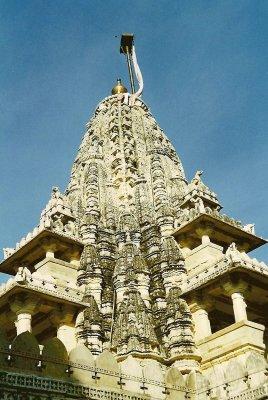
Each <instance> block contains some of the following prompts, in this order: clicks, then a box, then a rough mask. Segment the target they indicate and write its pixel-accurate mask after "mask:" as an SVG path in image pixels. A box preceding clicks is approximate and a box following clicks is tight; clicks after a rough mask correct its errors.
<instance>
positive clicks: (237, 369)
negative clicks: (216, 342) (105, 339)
mask: <svg viewBox="0 0 268 400" xmlns="http://www.w3.org/2000/svg"><path fill="white" fill-rule="evenodd" d="M0 339H1V340H0V344H1V349H0V399H5V400H15V399H16V400H38V399H39V400H43V399H50V400H58V399H63V398H64V399H80V400H82V399H107V400H125V399H126V400H139V399H152V400H161V399H166V400H209V399H211V400H220V399H237V400H239V399H241V400H242V399H248V400H250V399H261V398H265V397H262V396H265V395H266V396H268V388H267V383H266V381H267V378H266V364H265V361H264V358H263V356H262V355H261V354H260V353H257V352H254V351H251V350H250V349H248V354H240V355H239V356H238V357H236V358H233V359H231V360H226V361H225V362H222V363H220V364H217V363H214V364H213V365H212V364H211V365H210V366H209V365H207V368H206V370H205V371H203V372H202V368H201V370H200V371H192V372H190V373H188V374H184V375H182V374H181V372H180V371H179V370H178V369H177V368H174V367H172V366H167V365H163V364H161V363H160V362H158V361H156V360H152V359H139V358H134V357H132V356H128V357H127V358H126V359H124V360H123V361H121V362H117V360H116V358H115V357H114V356H113V355H112V353H111V352H109V351H108V350H105V351H104V352H103V353H101V354H100V355H99V356H98V357H96V358H94V357H93V356H92V354H91V352H90V351H89V349H88V348H87V347H86V346H84V345H78V346H77V347H76V348H75V349H73V350H72V351H71V352H70V353H69V354H68V352H67V351H66V349H65V347H64V345H63V344H62V342H61V341H60V340H59V339H57V338H53V339H50V340H49V341H47V342H46V343H44V344H43V345H42V346H39V345H38V342H37V341H36V338H35V337H34V336H33V335H32V334H31V333H29V332H25V333H22V334H21V335H19V336H17V337H16V338H15V340H14V341H13V342H12V343H11V344H9V342H8V341H6V340H4V338H3V336H2V338H0ZM239 360H241V362H239ZM267 398H268V397H267Z"/></svg>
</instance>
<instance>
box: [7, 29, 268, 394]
mask: <svg viewBox="0 0 268 400" xmlns="http://www.w3.org/2000/svg"><path fill="white" fill-rule="evenodd" d="M124 40H125V42H124ZM124 40H123V41H122V42H121V49H122V52H123V53H125V54H126V55H127V60H128V62H129V67H130V72H131V73H132V64H131V63H132V62H133V67H134V71H135V74H136V77H137V81H138V83H139V89H138V91H137V92H134V93H132V94H129V93H128V92H127V90H126V88H125V87H124V86H123V85H122V83H121V82H120V81H119V82H118V84H117V85H116V86H115V88H114V89H113V91H112V95H111V96H109V97H107V98H105V99H104V100H103V101H102V102H101V103H100V104H99V105H98V107H97V109H96V111H95V113H94V115H93V117H92V118H91V120H90V121H89V122H88V124H87V126H86V133H85V135H84V138H83V140H82V143H81V146H80V148H79V151H78V154H77V157H76V159H75V161H74V164H73V168H72V172H71V178H70V182H69V184H68V187H67V189H66V191H65V193H64V194H62V193H60V191H59V189H58V188H53V190H52V195H51V199H50V200H49V202H48V204H47V206H46V207H45V209H44V210H43V211H42V213H41V218H40V223H39V225H38V226H37V227H36V228H35V229H34V230H33V232H31V233H29V234H28V235H27V236H26V237H25V238H23V239H22V240H21V242H20V243H18V244H17V245H16V247H15V248H8V249H4V251H5V260H4V261H3V262H2V263H1V265H0V269H1V271H2V272H6V273H9V274H10V275H15V277H13V278H11V279H10V280H9V281H8V282H7V283H5V284H3V286H2V288H1V292H0V302H1V322H2V324H1V326H2V331H1V332H0V341H1V348H2V353H0V368H1V370H2V371H4V372H5V374H6V375H1V376H0V383H1V387H3V393H4V394H3V396H5V397H3V398H5V399H7V398H11V397H8V396H12V395H13V392H14V390H16V391H18V393H23V390H24V391H25V393H27V394H26V396H28V398H29V399H31V398H32V397H29V396H34V395H36V393H38V395H39V397H40V396H41V397H40V398H42V399H43V398H44V399H47V398H48V397H47V396H48V395H51V394H53V396H54V397H53V399H54V398H55V399H60V398H62V397H61V396H62V394H63V393H64V394H65V397H67V398H71V399H75V398H81V396H82V398H90V399H95V398H102V397H103V396H106V397H105V398H109V399H115V398H118V399H119V398H120V399H134V398H135V399H142V398H152V399H186V398H188V399H204V400H205V399H229V398H230V399H231V398H232V399H235V398H237V399H241V398H245V399H246V398H247V399H248V398H252V399H255V398H256V399H257V398H261V396H263V395H265V394H266V395H267V383H266V361H265V357H264V353H265V345H264V342H263V341H264V335H263V333H264V324H265V323H266V318H267V314H266V313H265V306H267V297H265V292H264V289H265V284H266V283H267V276H268V269H267V266H266V265H265V264H264V263H262V262H258V261H257V260H255V259H251V258H250V257H249V256H248V255H247V254H246V253H247V252H248V251H250V250H252V249H254V248H256V247H258V246H260V245H262V244H264V243H265V242H266V241H265V240H264V239H262V238H260V237H258V236H256V235H255V232H254V226H253V225H252V224H248V225H244V226H243V225H242V224H241V223H240V222H238V221H236V220H234V219H232V218H229V217H227V216H226V215H224V214H222V213H221V212H220V210H221V206H220V204H219V202H218V199H217V196H216V194H215V193H214V192H212V191H211V190H210V189H209V188H208V187H207V186H206V185H205V184H204V183H203V181H202V179H201V175H202V172H201V171H197V173H196V175H195V177H194V178H193V179H192V181H191V182H189V183H188V182H187V180H186V178H185V175H184V170H183V167H182V164H181V161H180V159H179V157H178V155H177V153H176V151H175V149H174V148H173V146H172V145H171V143H170V141H169V140H168V138H167V137H166V135H165V134H164V132H163V131H162V129H161V128H160V127H159V125H158V124H157V122H156V121H155V119H154V117H153V116H152V114H151V113H150V111H149V109H148V107H147V106H146V104H145V103H144V102H143V100H142V99H141V98H140V95H141V92H142V89H143V81H142V76H141V73H140V70H139V67H138V64H137V59H136V54H135V48H134V46H133V38H132V39H131V35H125V38H124ZM129 40H130V42H128V41H129ZM131 78H132V81H133V76H132V75H131ZM132 81H131V82H132ZM132 83H133V82H132ZM25 359H26V360H25ZM29 360H30V361H29ZM29 376H31V378H29ZM27 377H28V378H27ZM10 382H13V387H10V384H9V383H10ZM29 382H30V383H29ZM37 382H39V383H37ZM40 382H41V383H40ZM42 382H43V383H42ZM38 385H39V386H38ZM40 387H42V388H45V389H42V390H41V389H39V388H40ZM14 388H15V389H14ZM14 393H15V392H14ZM16 393H17V392H16ZM25 393H24V394H25ZM42 396H43V397H42ZM107 396H108V397H107ZM236 396H237V397H236ZM241 396H242V397H241ZM243 396H244V397H243ZM1 398H2V397H1ZM12 398H13V397H12ZM21 398H22V397H21ZM103 398H104V397H103Z"/></svg>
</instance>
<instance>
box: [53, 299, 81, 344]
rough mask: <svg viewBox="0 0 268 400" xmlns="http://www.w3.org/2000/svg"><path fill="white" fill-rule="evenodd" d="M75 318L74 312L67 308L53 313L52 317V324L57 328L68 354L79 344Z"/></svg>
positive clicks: (58, 335)
mask: <svg viewBox="0 0 268 400" xmlns="http://www.w3.org/2000/svg"><path fill="white" fill-rule="evenodd" d="M73 316H74V310H73V309H72V308H70V307H67V306H65V307H63V308H62V309H59V310H55V311H53V313H52V314H51V315H50V320H51V322H52V323H53V324H54V325H55V326H56V327H57V338H58V339H59V340H61V341H62V343H63V344H64V346H65V347H66V349H67V351H68V352H70V351H71V350H72V349H73V348H74V347H75V346H76V344H77V341H76V337H75V327H74V324H73Z"/></svg>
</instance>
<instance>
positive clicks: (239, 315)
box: [223, 280, 248, 322]
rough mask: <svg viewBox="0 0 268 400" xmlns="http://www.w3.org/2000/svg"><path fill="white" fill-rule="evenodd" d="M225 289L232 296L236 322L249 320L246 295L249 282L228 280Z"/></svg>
mask: <svg viewBox="0 0 268 400" xmlns="http://www.w3.org/2000/svg"><path fill="white" fill-rule="evenodd" d="M223 289H224V291H225V293H226V294H228V295H229V296H231V298H232V302H233V310H234V318H235V322H239V321H243V320H247V319H248V318H247V310H246V308H247V304H246V302H245V297H244V296H245V293H246V291H247V289H248V284H247V283H246V282H244V281H241V280H240V281H238V282H232V281H231V280H228V281H227V282H225V283H224V284H223Z"/></svg>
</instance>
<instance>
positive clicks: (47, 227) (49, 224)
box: [3, 220, 80, 260]
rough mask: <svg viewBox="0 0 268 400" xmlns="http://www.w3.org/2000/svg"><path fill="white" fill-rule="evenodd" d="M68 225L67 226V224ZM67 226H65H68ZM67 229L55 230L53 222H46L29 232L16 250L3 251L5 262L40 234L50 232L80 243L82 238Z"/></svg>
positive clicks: (10, 248)
mask: <svg viewBox="0 0 268 400" xmlns="http://www.w3.org/2000/svg"><path fill="white" fill-rule="evenodd" d="M66 225H67V224H66ZM66 225H65V226H66ZM64 229H65V227H63V230H61V229H59V228H54V227H53V226H52V221H51V220H46V221H45V222H44V223H43V224H40V225H38V226H37V227H35V228H34V230H33V231H31V232H29V233H28V234H27V235H26V236H25V237H23V238H22V239H21V240H20V241H19V242H18V243H17V244H16V246H15V247H14V248H12V247H5V248H4V249H3V253H4V260H6V259H7V258H8V257H10V256H12V254H14V253H15V252H16V251H17V250H19V249H20V248H21V247H23V246H24V245H25V244H27V243H29V242H30V241H31V240H32V239H33V238H34V237H36V236H37V235H38V234H39V233H40V232H42V231H45V230H48V231H51V232H55V233H57V234H58V235H60V236H62V237H66V238H70V239H73V240H76V241H80V238H79V237H78V236H76V235H74V234H72V233H71V232H67V231H65V230H64Z"/></svg>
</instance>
